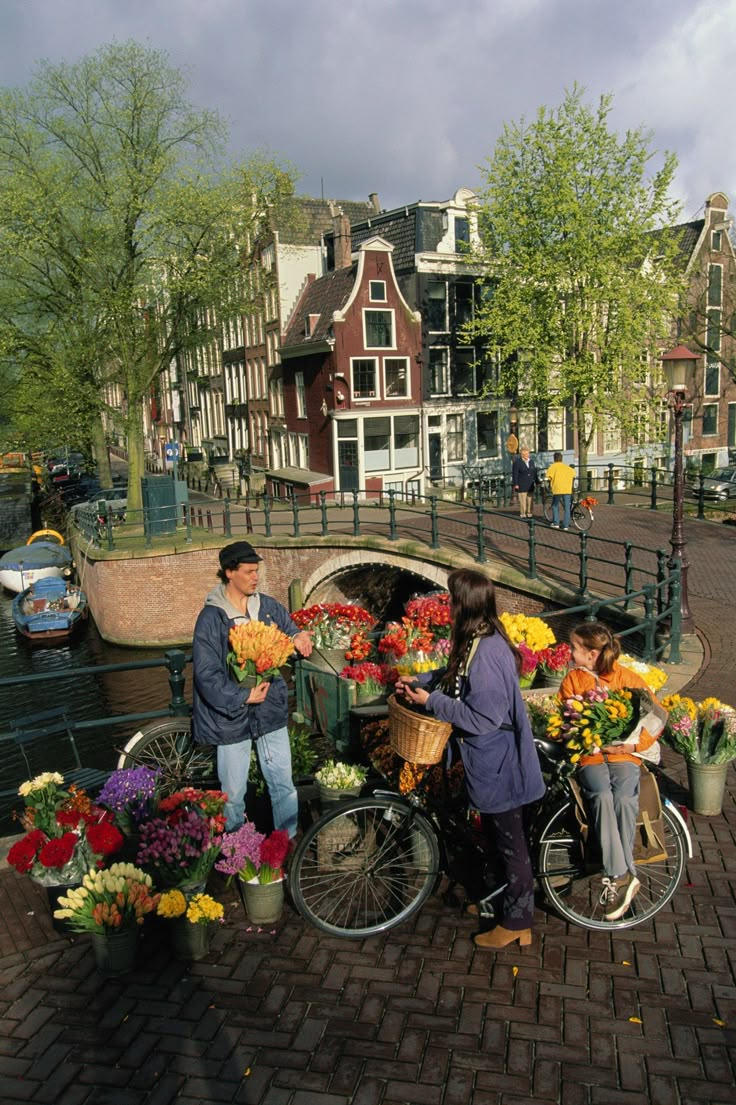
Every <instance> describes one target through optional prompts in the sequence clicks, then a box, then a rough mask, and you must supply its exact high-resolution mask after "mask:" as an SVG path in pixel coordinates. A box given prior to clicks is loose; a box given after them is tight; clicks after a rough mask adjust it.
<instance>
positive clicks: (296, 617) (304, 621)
mask: <svg viewBox="0 0 736 1105" xmlns="http://www.w3.org/2000/svg"><path fill="white" fill-rule="evenodd" d="M291 617H292V620H293V621H294V623H295V624H296V625H298V627H299V628H300V629H305V630H306V631H307V632H308V633H309V635H310V636H311V638H312V644H313V646H314V652H313V653H312V655H311V656H310V658H309V662H310V663H311V664H314V665H315V666H316V667H320V666H322V667H324V669H325V670H326V671H332V672H334V673H335V675H337V674H338V672H339V671H340V669H341V668H342V667H343V666H344V664H345V653H346V650H348V649H351V647H352V645H353V643H354V641H355V638H356V637H357V636H358V635H359V634H360V635H362V637H363V639H365V634H366V632H367V631H368V630H369V629H372V628H373V626H374V625H375V624H376V619H375V618H374V617H373V615H372V614H371V613H370V612H369V611H368V610H366V609H365V607H363V606H357V605H354V604H353V603H346V602H318V603H315V604H314V605H313V606H305V607H304V608H303V609H301V610H296V611H294V613H293V614H292V615H291ZM356 643H357V642H356ZM356 658H357V657H356V656H353V657H352V659H356Z"/></svg>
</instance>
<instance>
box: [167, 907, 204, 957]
mask: <svg viewBox="0 0 736 1105" xmlns="http://www.w3.org/2000/svg"><path fill="white" fill-rule="evenodd" d="M211 930H212V926H211V925H199V924H195V925H193V924H192V923H191V921H187V919H186V917H176V918H175V919H174V920H173V921H172V922H171V932H172V937H173V941H172V942H173V946H174V955H175V956H176V958H177V959H203V958H204V956H206V955H207V953H208V952H209V950H210V938H211V935H212V931H211Z"/></svg>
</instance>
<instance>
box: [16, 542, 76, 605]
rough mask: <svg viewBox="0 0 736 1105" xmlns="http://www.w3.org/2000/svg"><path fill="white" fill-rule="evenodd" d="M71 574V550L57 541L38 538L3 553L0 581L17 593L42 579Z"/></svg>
mask: <svg viewBox="0 0 736 1105" xmlns="http://www.w3.org/2000/svg"><path fill="white" fill-rule="evenodd" d="M71 574H72V554H71V550H70V549H69V548H68V547H67V546H66V545H58V544H56V543H55V542H53V541H34V543H33V544H32V545H21V546H20V548H17V549H10V550H9V551H8V552H6V553H4V554H3V556H0V584H2V586H3V587H6V588H7V590H8V591H15V592H16V593H17V594H20V592H21V591H25V590H26V588H27V587H30V586H31V585H32V584H34V583H36V582H37V581H38V580H39V579H45V578H47V577H48V576H54V577H56V578H61V577H62V576H67V577H68V576H71Z"/></svg>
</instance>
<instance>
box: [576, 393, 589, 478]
mask: <svg viewBox="0 0 736 1105" xmlns="http://www.w3.org/2000/svg"><path fill="white" fill-rule="evenodd" d="M575 430H576V435H575V436H576V437H577V444H578V461H577V472H578V487H579V488H580V490H581V492H583V493H584V492H585V482H586V479H587V475H586V473H587V471H588V439H587V437H586V436H585V404H584V403H583V404H581V403H579V402H576V404H575Z"/></svg>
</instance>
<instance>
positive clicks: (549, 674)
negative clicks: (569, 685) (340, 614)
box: [541, 671, 567, 687]
mask: <svg viewBox="0 0 736 1105" xmlns="http://www.w3.org/2000/svg"><path fill="white" fill-rule="evenodd" d="M566 675H567V672H566V671H543V672H542V682H541V686H542V687H559V686H560V684H561V683H562V680H563V679H564V678H565V676H566Z"/></svg>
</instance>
